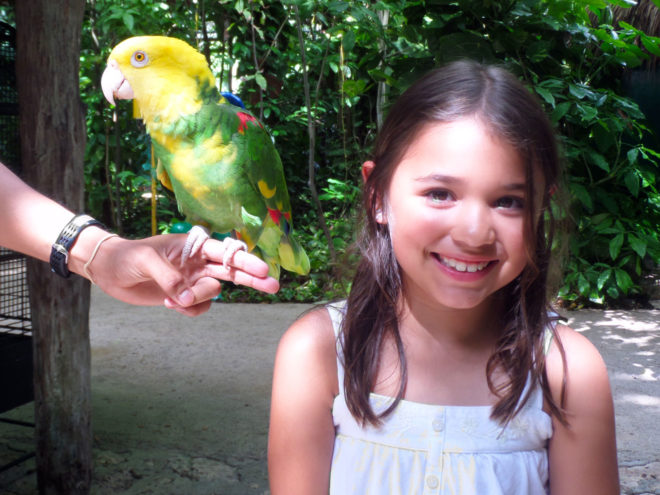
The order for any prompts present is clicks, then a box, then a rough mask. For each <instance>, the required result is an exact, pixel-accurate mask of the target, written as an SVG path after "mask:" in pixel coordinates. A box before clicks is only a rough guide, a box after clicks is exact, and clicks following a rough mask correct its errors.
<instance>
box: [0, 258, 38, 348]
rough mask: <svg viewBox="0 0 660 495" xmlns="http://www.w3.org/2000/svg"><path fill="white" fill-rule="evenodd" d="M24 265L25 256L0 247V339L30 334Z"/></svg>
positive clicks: (30, 324) (28, 301) (28, 298)
mask: <svg viewBox="0 0 660 495" xmlns="http://www.w3.org/2000/svg"><path fill="white" fill-rule="evenodd" d="M25 265H26V263H25V256H23V255H22V254H19V253H16V252H14V251H10V250H8V249H5V248H1V247H0V339H1V338H2V334H14V335H23V336H31V335H32V321H31V314H30V297H29V294H28V287H27V278H26V271H25Z"/></svg>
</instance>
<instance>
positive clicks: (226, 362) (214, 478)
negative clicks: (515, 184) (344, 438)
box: [0, 289, 660, 495]
mask: <svg viewBox="0 0 660 495" xmlns="http://www.w3.org/2000/svg"><path fill="white" fill-rule="evenodd" d="M308 307H309V306H306V305H296V304H274V305H249V304H214V305H213V307H212V308H211V310H210V311H209V312H208V313H207V314H205V315H202V316H200V317H198V318H195V319H190V318H186V317H184V316H180V315H178V314H176V313H174V312H171V311H168V310H165V309H164V308H140V307H134V306H129V305H126V304H122V303H120V302H118V301H115V300H113V299H111V298H109V297H107V296H106V295H104V294H103V293H101V292H99V291H98V290H96V289H95V290H93V293H92V309H91V315H90V317H91V320H90V321H91V324H90V326H91V344H92V394H93V395H92V402H93V415H92V427H93V431H94V479H93V488H92V493H93V494H126V495H138V494H165V495H167V494H172V495H174V494H186V495H187V494H202V495H204V494H222V495H234V494H236V495H239V494H240V495H257V494H259V495H262V494H267V493H269V492H268V482H267V471H266V438H267V428H268V404H269V396H270V382H271V373H272V366H273V359H274V355H275V348H276V345H277V342H278V340H279V338H280V337H281V335H282V333H283V332H284V330H285V329H286V328H287V327H288V325H289V324H290V323H291V322H292V321H294V319H295V318H296V317H297V316H298V315H300V314H301V313H302V312H303V311H305V310H306V309H307V308H308ZM567 315H568V317H569V318H570V324H571V325H572V326H573V327H574V328H576V329H577V330H579V331H581V332H584V334H585V335H586V336H587V337H588V338H589V339H590V340H592V342H594V343H595V344H596V346H597V347H598V348H599V349H600V351H601V353H602V355H603V357H604V359H605V361H606V363H607V364H608V368H609V370H610V379H611V381H612V387H613V390H614V396H615V407H616V413H617V442H618V448H619V463H620V472H621V478H622V493H625V494H660V379H659V375H660V359H658V353H659V352H660V310H654V311H648V310H647V311H626V312H618V311H578V312H573V313H568V314H567ZM3 417H10V418H14V419H22V420H31V419H32V418H33V414H32V405H31V404H27V405H25V406H22V407H19V408H16V409H14V410H13V411H10V412H9V413H6V414H4V415H3ZM31 450H32V430H31V429H29V428H25V427H19V426H12V425H4V424H1V423H0V464H4V463H5V462H8V461H9V460H11V459H13V458H16V457H17V456H19V455H21V454H22V453H24V452H29V451H31ZM0 493H1V494H7V495H27V494H33V493H36V479H35V475H34V460H28V461H26V462H24V463H22V464H20V465H18V466H16V467H14V468H11V469H10V470H8V471H6V472H4V473H0Z"/></svg>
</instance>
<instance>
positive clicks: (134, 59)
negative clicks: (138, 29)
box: [131, 50, 149, 67]
mask: <svg viewBox="0 0 660 495" xmlns="http://www.w3.org/2000/svg"><path fill="white" fill-rule="evenodd" d="M147 62H149V57H147V54H146V53H144V52H143V51H140V50H138V51H137V52H135V53H134V54H133V55H132V56H131V65H132V66H133V67H144V66H145V65H147Z"/></svg>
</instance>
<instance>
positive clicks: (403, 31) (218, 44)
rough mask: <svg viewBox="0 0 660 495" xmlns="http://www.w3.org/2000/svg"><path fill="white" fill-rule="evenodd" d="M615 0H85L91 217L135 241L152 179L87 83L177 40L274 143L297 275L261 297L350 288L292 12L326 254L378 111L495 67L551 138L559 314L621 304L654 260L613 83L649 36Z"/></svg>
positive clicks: (346, 240) (351, 201)
mask: <svg viewBox="0 0 660 495" xmlns="http://www.w3.org/2000/svg"><path fill="white" fill-rule="evenodd" d="M630 4H631V2H629V1H625V0H617V1H606V0H591V1H589V0H553V1H544V0H507V1H491V0H454V1H452V0H412V1H404V0H380V1H376V2H367V1H364V0H363V1H360V0H346V1H342V0H333V1H329V2H318V1H314V0H286V1H282V2H273V1H267V0H252V1H245V0H224V1H222V2H209V1H202V0H198V1H197V2H159V1H154V0H122V1H117V0H113V1H111V0H95V1H93V2H91V1H90V2H89V5H88V11H87V16H86V21H85V27H84V36H83V42H82V53H81V90H82V93H83V100H84V102H85V104H86V105H87V108H88V114H87V125H88V136H89V138H88V151H87V162H86V163H87V185H88V189H87V191H88V203H89V205H90V209H91V211H92V212H93V214H95V215H97V216H99V217H100V218H103V219H104V221H106V222H107V223H108V224H110V225H112V226H113V227H115V228H117V229H121V230H122V231H123V232H124V233H126V234H130V235H136V236H144V235H148V234H149V233H150V232H149V225H150V221H149V215H150V213H149V208H150V205H149V201H148V200H145V199H144V198H143V197H142V196H143V195H144V194H146V193H148V192H149V191H150V184H151V170H150V165H149V164H150V157H149V145H148V141H147V140H146V139H145V137H144V130H143V129H142V128H141V126H140V125H139V124H138V123H137V122H136V121H135V120H133V119H132V117H131V113H132V112H131V107H130V104H125V103H124V102H122V103H120V104H119V106H118V108H117V109H116V122H114V121H113V110H111V109H110V108H109V106H108V105H107V103H105V102H104V100H103V97H102V95H101V91H100V87H99V81H100V76H101V73H102V71H103V68H104V65H105V58H106V57H107V54H108V53H109V51H110V49H111V48H112V47H113V46H114V45H115V44H116V43H117V42H119V41H120V40H121V39H123V38H126V37H128V36H132V35H136V34H144V33H147V34H167V35H170V36H177V37H180V38H183V39H185V40H187V41H188V42H190V43H191V44H193V45H196V46H198V48H199V49H200V51H202V53H205V55H207V57H208V59H209V60H210V62H211V67H212V69H213V71H214V73H215V75H216V77H217V79H218V82H219V84H220V85H221V87H222V89H223V90H231V91H233V92H235V93H237V94H239V95H240V96H241V98H242V99H243V100H244V101H245V102H246V104H247V106H248V108H250V109H251V110H252V111H253V112H254V113H255V114H257V115H258V116H260V117H261V118H262V120H263V121H264V123H265V125H266V126H267V127H268V128H269V130H270V131H271V133H272V135H273V137H274V139H275V144H276V146H277V148H278V150H279V151H280V154H281V157H282V161H283V163H284V167H285V174H286V178H287V182H288V185H289V191H290V195H291V200H292V204H293V208H294V211H293V218H294V221H295V230H296V232H297V233H298V236H299V237H300V239H301V241H302V243H303V245H304V246H305V248H306V250H307V252H308V254H309V255H310V262H311V264H312V275H311V276H310V277H290V276H289V275H288V274H286V275H285V276H284V277H283V279H282V289H281V290H280V293H279V294H278V296H276V298H277V299H278V300H294V301H299V300H306V301H308V300H320V299H326V298H330V297H334V296H341V295H342V294H344V293H345V291H346V288H347V287H348V282H347V280H346V278H345V277H343V276H341V275H339V273H338V272H337V271H336V270H335V268H336V267H335V266H334V265H333V262H332V261H331V253H330V249H329V246H328V242H327V240H326V238H325V236H324V235H323V232H322V230H321V228H320V224H319V216H318V215H319V213H318V211H317V209H316V208H315V206H314V203H313V199H312V197H311V195H310V187H309V184H308V181H309V177H310V175H309V170H308V157H309V137H308V134H307V132H308V127H307V126H308V109H307V106H306V104H305V101H304V98H303V94H304V90H303V77H302V74H303V68H302V59H303V58H302V54H301V52H300V44H299V40H298V26H297V25H296V16H295V14H294V6H295V7H297V8H298V9H299V12H300V18H301V19H302V21H301V23H302V25H301V26H300V27H301V29H302V32H303V34H304V44H305V58H306V60H307V70H308V74H309V79H310V86H311V99H312V102H311V105H310V109H309V115H311V118H312V119H314V120H313V123H314V124H315V128H316V134H315V140H316V144H315V148H314V157H315V161H316V164H315V170H314V173H315V183H316V185H317V189H318V190H319V191H320V194H319V199H320V202H321V204H322V206H323V210H324V212H323V214H324V218H325V220H326V223H327V224H328V227H329V229H330V232H331V236H332V239H333V241H332V242H333V245H334V248H335V249H336V250H337V252H339V253H344V252H346V251H347V247H348V246H349V245H350V244H351V242H352V240H353V235H354V231H355V220H354V218H355V213H354V212H355V210H356V205H357V204H358V198H359V184H360V180H361V178H360V165H361V162H362V161H363V160H364V159H365V158H366V157H367V153H368V150H369V147H370V144H371V142H372V140H373V137H374V135H375V133H376V130H377V126H378V121H379V118H381V117H382V112H383V110H384V111H385V112H386V109H387V106H388V104H389V102H391V101H393V100H394V99H395V98H396V97H397V95H398V94H400V93H401V91H403V90H404V89H405V88H406V87H407V86H408V85H409V84H410V83H411V82H412V81H413V80H415V79H416V78H417V77H419V76H420V75H421V74H422V73H424V72H426V71H427V70H429V69H431V68H433V67H435V66H437V65H439V64H442V63H444V62H447V61H450V60H454V59H457V58H463V57H470V58H474V59H477V60H480V61H485V62H493V63H499V64H504V65H505V66H507V67H508V68H510V69H511V70H512V71H513V72H514V73H516V74H517V75H518V76H519V77H521V78H522V79H523V80H524V81H525V82H526V83H527V84H528V86H529V87H530V89H531V90H532V91H534V92H535V93H536V94H537V95H538V97H539V99H540V101H541V102H542V103H543V104H544V105H545V107H546V109H547V111H548V113H549V115H550V116H551V118H552V120H553V122H554V123H555V125H556V127H557V130H558V131H559V134H560V140H561V145H562V149H563V153H564V156H565V165H566V166H565V168H566V179H565V186H566V187H565V189H566V192H567V196H568V198H569V203H568V204H567V205H557V211H559V212H560V216H561V217H562V219H563V221H564V223H565V224H567V225H568V226H569V227H570V230H571V232H572V240H571V242H570V244H569V246H568V253H569V257H568V258H567V260H566V261H565V264H564V269H565V277H564V281H563V284H562V287H561V290H560V297H561V298H562V299H564V300H567V301H571V302H573V303H574V304H585V303H588V302H592V303H599V304H603V303H615V302H616V301H618V300H620V299H621V298H624V297H636V296H638V295H640V294H641V289H640V287H639V282H640V280H641V279H642V277H643V276H644V275H645V273H646V272H648V270H649V269H650V268H651V267H653V266H657V264H658V262H660V242H659V240H658V230H659V229H658V226H659V225H660V196H659V195H658V190H657V181H656V177H657V176H658V162H659V160H660V155H659V154H658V152H657V149H656V148H654V147H655V146H657V145H656V144H654V142H653V140H652V133H651V131H650V129H649V128H648V124H647V121H646V120H645V118H644V115H643V114H642V112H641V110H640V109H639V107H638V105H637V104H636V103H635V102H634V101H633V100H631V99H630V98H628V97H626V96H625V91H624V87H623V85H622V81H623V79H624V78H623V75H624V73H625V71H630V70H632V69H634V68H636V67H640V66H641V65H642V64H643V63H644V62H645V61H646V60H648V58H649V55H654V56H658V55H660V40H659V39H658V38H655V37H653V36H650V35H648V34H646V33H644V32H642V31H641V30H640V29H638V28H637V27H634V26H631V25H628V24H626V23H620V24H618V25H615V23H614V21H613V16H612V7H613V6H621V7H628V6H629V5H630ZM158 195H159V202H158V204H159V212H158V222H159V225H160V227H159V228H160V230H161V231H167V229H169V226H170V225H171V224H172V223H173V222H175V221H176V218H177V212H176V206H175V204H174V201H173V198H172V195H171V194H170V193H169V191H166V190H163V188H162V186H160V185H159V186H158ZM114 210H117V211H118V213H117V212H116V211H114ZM337 263H339V264H340V265H341V266H343V265H344V264H346V261H345V260H341V261H338V262H337ZM349 264H350V261H349ZM287 277H289V278H287ZM227 292H228V294H227V298H229V299H230V300H245V299H249V300H255V299H260V300H274V298H273V297H272V296H262V295H259V294H255V293H254V291H248V290H244V289H240V288H233V289H231V290H228V291H227Z"/></svg>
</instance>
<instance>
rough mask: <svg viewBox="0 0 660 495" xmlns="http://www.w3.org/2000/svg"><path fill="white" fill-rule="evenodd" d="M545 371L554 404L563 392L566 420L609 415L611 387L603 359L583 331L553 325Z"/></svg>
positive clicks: (559, 402)
mask: <svg viewBox="0 0 660 495" xmlns="http://www.w3.org/2000/svg"><path fill="white" fill-rule="evenodd" d="M557 339H558V340H559V342H560V343H561V348H563V355H562V352H561V349H560V346H559V345H558V343H557ZM546 374H547V377H548V383H549V385H550V392H551V393H552V396H553V397H554V399H555V401H556V402H557V404H562V396H563V408H564V410H565V411H566V413H567V418H566V419H567V420H568V421H569V423H570V422H571V420H572V419H573V420H575V421H577V422H578V423H579V421H580V418H584V417H591V418H592V419H593V417H594V415H599V414H600V415H602V416H603V417H609V416H611V415H612V412H613V409H612V391H611V388H610V381H609V377H608V374H607V367H606V365H605V361H604V360H603V358H602V356H601V355H600V352H598V349H597V348H596V346H594V344H592V343H591V342H590V341H589V340H588V339H587V338H586V337H585V336H584V335H582V334H580V333H579V332H576V331H575V330H573V329H572V328H570V327H568V326H565V325H557V327H556V333H555V338H554V339H553V341H552V343H551V344H550V349H549V351H548V354H547V356H546Z"/></svg>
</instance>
